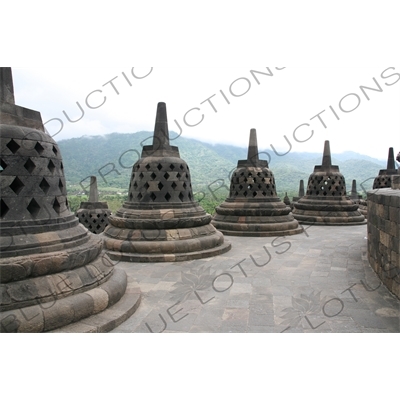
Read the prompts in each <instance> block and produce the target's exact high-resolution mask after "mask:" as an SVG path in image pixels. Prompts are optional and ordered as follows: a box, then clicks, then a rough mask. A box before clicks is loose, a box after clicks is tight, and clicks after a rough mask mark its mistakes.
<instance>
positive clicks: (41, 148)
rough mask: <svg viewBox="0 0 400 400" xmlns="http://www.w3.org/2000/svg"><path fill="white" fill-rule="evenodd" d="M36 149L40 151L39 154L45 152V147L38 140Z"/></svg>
mask: <svg viewBox="0 0 400 400" xmlns="http://www.w3.org/2000/svg"><path fill="white" fill-rule="evenodd" d="M35 150H36V151H37V152H38V154H39V155H40V154H42V153H43V152H44V147H43V146H42V145H41V144H40V143H39V142H37V143H36V144H35Z"/></svg>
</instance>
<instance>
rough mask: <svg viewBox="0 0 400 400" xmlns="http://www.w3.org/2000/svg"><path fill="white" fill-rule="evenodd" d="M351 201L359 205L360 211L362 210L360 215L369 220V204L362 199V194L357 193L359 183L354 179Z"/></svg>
mask: <svg viewBox="0 0 400 400" xmlns="http://www.w3.org/2000/svg"><path fill="white" fill-rule="evenodd" d="M349 197H350V199H351V200H353V202H354V204H358V209H359V210H360V213H361V214H362V215H364V217H365V218H367V215H368V204H367V202H366V201H365V200H364V199H363V198H362V196H361V195H360V194H358V191H357V181H356V180H355V179H353V183H352V186H351V193H350V196H349Z"/></svg>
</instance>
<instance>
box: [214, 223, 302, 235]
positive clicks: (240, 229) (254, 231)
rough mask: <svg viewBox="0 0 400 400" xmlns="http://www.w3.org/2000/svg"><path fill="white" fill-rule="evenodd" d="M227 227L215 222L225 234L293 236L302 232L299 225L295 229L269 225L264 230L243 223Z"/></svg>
mask: <svg viewBox="0 0 400 400" xmlns="http://www.w3.org/2000/svg"><path fill="white" fill-rule="evenodd" d="M229 225H230V226H229V227H225V226H224V225H223V224H221V223H219V224H215V227H216V228H217V229H218V230H219V231H220V232H222V233H223V234H224V235H226V236H242V237H283V236H293V235H298V234H300V233H303V228H301V227H300V226H299V227H297V228H295V229H286V230H280V229H276V230H274V229H273V228H272V227H271V226H269V227H268V229H269V230H264V228H265V227H263V226H250V225H244V224H237V225H236V226H233V225H232V224H229Z"/></svg>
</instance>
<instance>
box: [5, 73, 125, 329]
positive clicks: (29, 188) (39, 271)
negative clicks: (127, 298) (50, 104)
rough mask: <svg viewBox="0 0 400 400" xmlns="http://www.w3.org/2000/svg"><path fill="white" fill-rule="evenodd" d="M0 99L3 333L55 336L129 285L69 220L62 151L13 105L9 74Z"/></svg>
mask: <svg viewBox="0 0 400 400" xmlns="http://www.w3.org/2000/svg"><path fill="white" fill-rule="evenodd" d="M0 94H1V96H0V121H1V124H0V141H1V142H0V143H1V149H0V150H1V153H0V160H1V170H0V181H1V186H0V189H1V192H0V194H1V196H0V197H1V198H0V202H1V218H0V227H1V230H0V232H1V233H0V276H1V284H0V292H1V296H0V298H1V300H0V330H1V332H44V331H51V330H54V329H57V328H61V327H63V326H65V325H68V324H70V323H73V322H77V321H79V320H81V319H83V318H86V317H88V316H90V315H94V314H97V313H100V312H102V311H104V310H105V309H107V308H108V307H109V306H112V305H114V304H115V303H117V302H118V301H119V299H120V298H121V297H122V296H123V295H124V293H125V289H126V286H127V278H126V274H125V273H124V272H123V271H121V272H120V273H118V274H114V266H113V263H112V261H111V260H110V259H109V258H108V257H107V256H106V255H102V249H103V243H102V240H101V238H99V237H96V236H94V235H92V234H90V233H89V232H88V231H87V230H86V229H85V228H84V227H83V226H81V225H80V224H79V221H78V219H77V218H76V217H75V216H74V214H73V213H71V211H70V209H69V206H68V200H67V192H66V184H65V177H64V166H63V162H62V158H61V153H60V149H59V147H58V146H57V144H56V142H55V141H54V140H53V139H52V138H51V137H50V136H49V135H47V134H46V133H45V132H44V128H43V124H42V119H41V115H40V113H38V112H36V111H32V110H27V109H24V108H22V107H19V106H16V105H15V104H14V95H13V84H12V72H11V68H0Z"/></svg>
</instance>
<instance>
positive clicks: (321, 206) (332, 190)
mask: <svg viewBox="0 0 400 400" xmlns="http://www.w3.org/2000/svg"><path fill="white" fill-rule="evenodd" d="M293 215H294V217H295V218H296V219H297V220H298V221H299V222H300V223H302V224H310V225H361V224H366V220H365V218H364V216H363V215H362V214H361V213H360V211H359V209H358V204H354V202H353V201H352V200H351V199H350V198H349V197H347V192H346V181H345V178H344V176H343V175H342V174H341V173H340V170H339V167H338V166H337V165H332V157H331V150H330V145H329V141H326V142H325V148H324V155H323V159H322V165H317V166H316V167H315V169H314V173H313V174H311V175H310V178H309V181H308V188H307V193H306V195H305V196H304V197H302V198H301V199H300V200H299V201H297V202H296V203H294V209H293Z"/></svg>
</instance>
